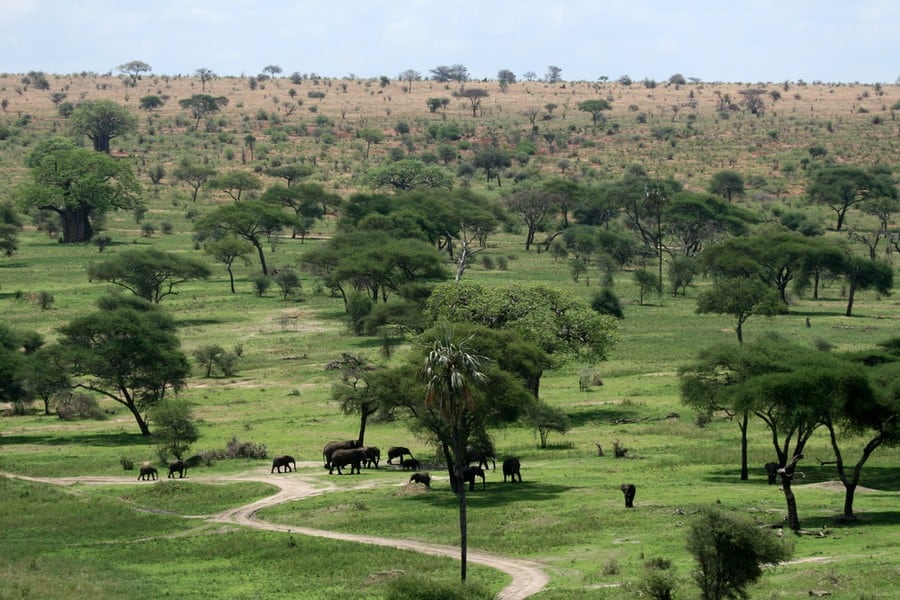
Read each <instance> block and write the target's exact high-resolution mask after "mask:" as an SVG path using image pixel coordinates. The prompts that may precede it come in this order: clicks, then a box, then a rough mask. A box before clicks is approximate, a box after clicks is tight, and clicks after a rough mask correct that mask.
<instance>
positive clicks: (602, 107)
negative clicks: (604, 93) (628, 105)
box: [578, 98, 612, 127]
mask: <svg viewBox="0 0 900 600" xmlns="http://www.w3.org/2000/svg"><path fill="white" fill-rule="evenodd" d="M611 108H612V105H611V104H610V103H609V102H607V101H606V100H603V99H602V98H595V99H593V100H584V101H583V102H579V103H578V110H581V111H584V112H586V113H590V115H591V121H592V122H593V123H594V127H596V126H597V124H598V123H600V122H601V120H602V119H603V111H607V110H610V109H611Z"/></svg>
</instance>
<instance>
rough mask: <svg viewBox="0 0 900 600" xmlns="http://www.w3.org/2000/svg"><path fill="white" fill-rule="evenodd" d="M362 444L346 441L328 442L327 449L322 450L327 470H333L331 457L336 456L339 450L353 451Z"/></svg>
mask: <svg viewBox="0 0 900 600" xmlns="http://www.w3.org/2000/svg"><path fill="white" fill-rule="evenodd" d="M360 447H362V444H361V443H360V442H359V440H346V441H343V442H328V443H327V444H325V447H324V448H322V458H324V459H325V468H326V469H330V468H331V455H332V454H334V452H335V451H337V450H352V449H353V448H360Z"/></svg>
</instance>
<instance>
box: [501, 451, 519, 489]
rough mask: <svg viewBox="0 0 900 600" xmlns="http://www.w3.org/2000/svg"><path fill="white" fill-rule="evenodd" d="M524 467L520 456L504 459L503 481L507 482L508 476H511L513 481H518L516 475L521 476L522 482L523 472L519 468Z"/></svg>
mask: <svg viewBox="0 0 900 600" xmlns="http://www.w3.org/2000/svg"><path fill="white" fill-rule="evenodd" d="M521 467H522V464H521V462H520V461H519V459H518V458H515V457H512V458H507V459H506V460H504V461H503V483H506V478H507V477H509V480H510V481H512V482H515V481H516V477H518V478H519V483H522V473H521V472H520V471H519V469H520V468H521Z"/></svg>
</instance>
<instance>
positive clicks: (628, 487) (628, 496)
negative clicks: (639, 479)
mask: <svg viewBox="0 0 900 600" xmlns="http://www.w3.org/2000/svg"><path fill="white" fill-rule="evenodd" d="M635 492H637V488H636V487H634V484H633V483H623V484H622V493H623V494H625V508H634V494H635Z"/></svg>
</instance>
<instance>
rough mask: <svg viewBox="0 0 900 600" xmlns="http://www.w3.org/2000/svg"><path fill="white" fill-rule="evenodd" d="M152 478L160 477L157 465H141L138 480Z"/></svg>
mask: <svg viewBox="0 0 900 600" xmlns="http://www.w3.org/2000/svg"><path fill="white" fill-rule="evenodd" d="M151 479H159V472H158V471H157V470H156V467H151V466H149V465H144V466H143V467H141V474H140V475H138V480H143V481H149V480H151Z"/></svg>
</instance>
